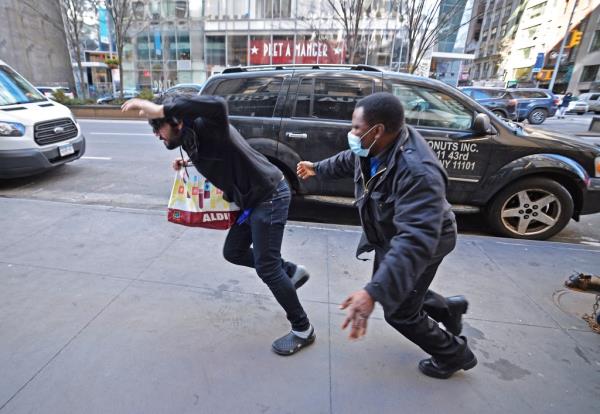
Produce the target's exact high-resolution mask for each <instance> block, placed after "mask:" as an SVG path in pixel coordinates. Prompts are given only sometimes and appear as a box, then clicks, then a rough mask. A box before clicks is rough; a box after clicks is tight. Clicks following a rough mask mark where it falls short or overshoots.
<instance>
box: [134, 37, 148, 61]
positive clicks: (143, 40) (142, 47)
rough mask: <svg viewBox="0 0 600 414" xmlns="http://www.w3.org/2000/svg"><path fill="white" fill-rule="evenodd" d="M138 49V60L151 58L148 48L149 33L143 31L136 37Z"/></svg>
mask: <svg viewBox="0 0 600 414" xmlns="http://www.w3.org/2000/svg"><path fill="white" fill-rule="evenodd" d="M136 40H137V41H136V50H137V58H138V60H149V59H150V50H149V49H148V34H147V33H141V34H139V35H138V36H137V39H136Z"/></svg>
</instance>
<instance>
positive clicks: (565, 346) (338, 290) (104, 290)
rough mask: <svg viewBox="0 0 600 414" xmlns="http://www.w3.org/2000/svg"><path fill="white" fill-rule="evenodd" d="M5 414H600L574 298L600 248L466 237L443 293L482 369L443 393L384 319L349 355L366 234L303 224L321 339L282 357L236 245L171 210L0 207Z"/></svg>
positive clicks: (298, 235) (288, 239) (580, 306)
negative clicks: (228, 256) (227, 249)
mask: <svg viewBox="0 0 600 414" xmlns="http://www.w3.org/2000/svg"><path fill="white" fill-rule="evenodd" d="M0 210H1V211H2V213H3V214H2V216H1V217H0V233H1V234H2V237H1V238H0V372H1V373H2V375H0V414H5V413H86V414H91V413H128V414H129V413H145V414H146V413H233V412H244V413H358V412H379V413H399V412H413V411H414V412H419V413H429V412H444V413H481V412H485V413H506V412H509V413H522V412H530V413H565V412H578V413H595V412H597V406H598V395H599V392H600V375H599V374H600V336H598V335H597V334H595V333H593V332H591V331H590V330H589V328H588V327H587V325H586V323H585V322H584V321H582V320H581V319H580V318H579V316H580V315H581V314H582V313H584V312H590V311H591V308H592V303H593V298H594V297H593V296H592V295H589V294H582V293H573V292H568V291H565V290H563V289H562V283H563V281H564V280H565V279H566V277H567V276H568V275H569V274H570V273H572V272H573V271H574V270H578V271H582V272H589V273H598V269H599V268H600V266H599V265H600V249H597V248H594V247H586V246H580V245H567V244H562V243H547V242H516V241H514V240H506V239H497V238H489V237H479V236H460V237H459V243H458V246H457V249H456V250H455V251H454V252H453V253H452V254H451V255H450V256H449V257H448V258H447V260H446V261H445V262H444V263H443V264H442V266H441V268H440V271H439V273H438V277H437V280H435V282H434V288H435V289H436V290H438V291H439V292H440V293H443V294H445V295H453V294H460V293H463V294H465V295H467V297H468V299H469V300H470V303H471V307H470V309H469V313H468V314H467V317H466V319H465V322H466V323H465V329H464V334H465V335H467V337H468V338H469V342H470V344H471V345H472V347H473V349H474V351H475V352H476V354H477V356H478V358H479V365H478V366H477V367H476V368H475V369H473V370H471V371H468V372H467V373H460V374H457V375H456V376H455V377H453V378H452V379H450V380H447V381H442V380H436V379H432V378H428V377H425V376H423V375H422V374H420V373H419V371H418V369H417V362H418V361H419V359H421V358H423V357H426V355H425V354H424V353H423V352H422V351H421V350H420V349H418V348H417V347H416V346H414V345H413V344H411V343H410V342H408V341H407V340H405V339H404V338H403V337H401V336H400V335H399V334H397V333H396V332H395V331H393V330H392V328H390V327H389V326H388V325H387V324H386V323H385V321H383V318H382V315H381V310H380V309H379V308H378V309H377V310H376V312H375V314H374V316H373V318H372V319H371V321H370V325H369V332H368V335H367V337H366V338H365V339H364V340H361V341H358V342H349V341H348V340H347V339H346V335H347V333H346V332H343V331H341V330H340V328H339V326H340V324H341V322H342V320H343V317H344V314H343V312H341V311H339V310H338V306H337V305H338V304H339V303H340V302H341V301H342V300H343V299H344V298H345V296H346V295H347V294H348V293H350V292H352V291H354V290H356V289H358V288H360V287H362V286H363V284H364V283H365V282H366V281H367V280H368V278H369V275H370V274H369V271H370V267H371V264H370V263H369V262H360V261H358V260H356V259H354V249H355V246H356V243H357V241H358V238H359V235H360V233H359V232H358V229H357V228H356V227H344V226H323V225H318V226H313V225H302V224H298V223H290V224H289V225H288V227H287V230H286V235H285V239H284V249H283V251H284V255H285V256H286V257H287V258H289V259H290V260H293V261H296V262H298V263H303V264H305V265H306V266H307V267H308V268H309V270H311V272H312V278H311V280H310V281H309V283H307V284H306V285H305V286H304V287H303V288H302V289H301V290H300V291H299V294H300V298H301V300H302V302H303V303H304V305H305V307H306V310H307V312H308V314H309V317H310V318H311V321H312V323H313V324H314V325H315V327H316V332H317V342H316V343H315V345H313V346H312V347H310V348H308V349H306V350H304V351H302V352H301V353H300V354H298V355H295V356H293V357H289V358H284V357H280V356H277V355H275V354H274V353H273V352H271V350H270V344H271V341H272V340H273V339H274V338H276V337H278V336H279V335H281V334H283V333H285V332H286V331H287V329H288V325H287V322H286V320H285V318H284V315H283V314H282V311H281V310H280V308H279V306H278V305H277V304H276V303H275V301H274V300H273V299H272V297H271V295H270V293H269V291H268V289H267V288H266V286H264V285H262V284H261V282H260V281H259V279H258V277H257V276H256V275H255V274H254V272H253V271H252V270H251V269H245V268H240V267H236V266H233V265H230V264H228V263H226V262H225V261H224V259H222V257H221V247H222V243H223V240H224V237H225V232H219V231H208V230H200V229H190V228H185V227H182V226H177V225H174V224H171V223H168V222H167V221H166V217H165V213H164V212H160V211H155V210H152V211H151V210H133V209H125V208H113V207H103V206H93V205H78V204H68V203H60V202H49V201H41V200H24V199H14V198H13V199H11V198H0Z"/></svg>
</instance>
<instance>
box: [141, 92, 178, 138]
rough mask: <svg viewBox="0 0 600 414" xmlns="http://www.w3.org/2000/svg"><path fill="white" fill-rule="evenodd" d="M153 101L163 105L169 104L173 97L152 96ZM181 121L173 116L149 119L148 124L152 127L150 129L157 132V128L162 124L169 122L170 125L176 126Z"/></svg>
mask: <svg viewBox="0 0 600 414" xmlns="http://www.w3.org/2000/svg"><path fill="white" fill-rule="evenodd" d="M153 102H154V103H156V104H159V105H165V104H170V103H172V102H173V98H171V97H165V98H163V97H158V98H154V99H153ZM180 122H181V120H180V119H178V118H175V117H164V118H154V119H149V120H148V123H149V124H150V126H151V127H152V131H154V132H157V131H158V130H159V128H160V127H162V126H163V125H164V124H169V125H171V126H172V127H176V126H177V125H179V123H180Z"/></svg>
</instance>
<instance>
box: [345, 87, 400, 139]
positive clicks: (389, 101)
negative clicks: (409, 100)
mask: <svg viewBox="0 0 600 414" xmlns="http://www.w3.org/2000/svg"><path fill="white" fill-rule="evenodd" d="M358 108H362V109H363V117H364V119H365V121H366V122H367V123H368V124H369V125H370V126H372V125H375V124H383V126H384V127H385V130H386V132H397V131H400V128H402V126H403V125H404V108H403V107H402V103H400V100H399V99H398V98H396V97H395V96H394V95H392V94H391V93H388V92H378V93H374V94H372V95H369V96H367V97H365V98H362V99H361V100H360V101H358V102H357V103H356V109H358Z"/></svg>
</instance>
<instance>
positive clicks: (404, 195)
mask: <svg viewBox="0 0 600 414" xmlns="http://www.w3.org/2000/svg"><path fill="white" fill-rule="evenodd" d="M315 171H316V173H317V177H321V178H343V177H349V176H350V177H352V176H353V177H354V182H355V196H356V200H357V201H356V205H357V207H358V209H359V213H360V218H361V223H362V227H363V231H364V233H363V237H362V239H361V242H360V244H359V246H358V250H357V257H358V256H359V255H360V254H361V253H364V252H367V251H371V250H376V251H377V252H378V254H381V256H382V257H383V259H382V260H381V263H380V264H379V266H378V267H377V270H376V271H375V273H374V275H373V278H372V280H371V282H369V283H368V284H367V286H366V287H365V289H366V290H367V291H368V292H369V294H370V295H371V297H372V298H373V299H375V300H376V301H377V302H379V303H381V304H382V305H384V308H385V305H388V306H390V307H394V305H397V304H399V303H402V302H403V301H404V300H405V299H406V298H407V297H408V295H409V293H410V292H411V291H412V290H413V289H414V286H415V283H416V281H417V279H418V277H419V276H420V275H421V274H422V273H423V272H424V271H425V269H426V268H427V267H428V266H429V265H430V264H431V261H432V258H433V257H434V255H435V254H436V251H437V248H438V244H439V240H440V235H441V233H442V230H444V232H447V231H453V232H454V233H456V230H455V228H456V227H455V226H456V224H455V218H454V213H453V212H452V210H451V208H450V204H449V203H448V202H447V201H446V186H447V180H448V178H447V175H446V172H445V170H444V168H443V167H442V165H441V164H440V162H439V161H438V159H437V157H436V155H435V153H434V152H433V150H431V148H430V147H429V145H428V144H427V142H426V141H425V139H423V137H422V136H421V135H420V134H419V133H418V132H417V131H415V130H414V129H412V128H411V127H405V128H403V129H402V131H401V132H400V134H399V137H398V139H397V141H396V142H395V144H393V146H392V148H391V149H390V150H389V151H388V153H387V158H385V159H384V160H383V162H382V164H381V165H380V167H379V169H378V171H377V173H376V174H375V175H374V176H373V177H371V176H370V161H369V159H368V158H361V157H358V156H355V154H354V153H353V152H352V151H350V150H347V151H344V152H340V153H339V154H337V155H334V156H333V157H331V158H328V159H326V160H323V161H320V162H317V163H315Z"/></svg>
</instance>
